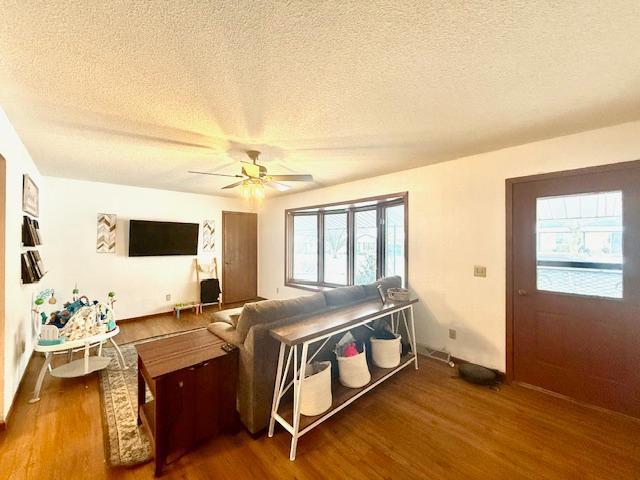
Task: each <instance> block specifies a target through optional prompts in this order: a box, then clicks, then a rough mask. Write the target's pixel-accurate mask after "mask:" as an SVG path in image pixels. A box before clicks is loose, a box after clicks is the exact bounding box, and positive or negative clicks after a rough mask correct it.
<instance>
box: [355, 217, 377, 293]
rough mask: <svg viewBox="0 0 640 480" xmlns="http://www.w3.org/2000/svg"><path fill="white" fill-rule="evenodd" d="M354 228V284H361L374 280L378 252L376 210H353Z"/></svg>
mask: <svg viewBox="0 0 640 480" xmlns="http://www.w3.org/2000/svg"><path fill="white" fill-rule="evenodd" d="M354 230H355V239H354V247H355V248H354V249H355V252H354V253H355V259H354V260H355V261H354V265H353V267H354V268H353V280H354V284H356V285H361V284H363V283H371V282H375V280H376V266H377V265H376V262H377V254H378V243H377V242H378V227H377V222H376V210H364V211H360V212H355V213H354Z"/></svg>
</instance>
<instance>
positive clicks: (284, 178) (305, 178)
mask: <svg viewBox="0 0 640 480" xmlns="http://www.w3.org/2000/svg"><path fill="white" fill-rule="evenodd" d="M269 178H270V179H271V180H280V181H281V182H313V175H269Z"/></svg>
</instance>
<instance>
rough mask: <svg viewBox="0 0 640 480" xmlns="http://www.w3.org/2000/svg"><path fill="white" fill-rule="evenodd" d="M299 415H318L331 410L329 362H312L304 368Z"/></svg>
mask: <svg viewBox="0 0 640 480" xmlns="http://www.w3.org/2000/svg"><path fill="white" fill-rule="evenodd" d="M304 375H305V378H304V379H303V380H302V397H301V399H300V413H302V415H307V416H310V417H312V416H314V415H320V414H321V413H324V412H326V411H327V410H329V408H331V403H332V402H333V397H332V396H331V362H314V363H311V364H309V365H307V366H306V367H305V372H304Z"/></svg>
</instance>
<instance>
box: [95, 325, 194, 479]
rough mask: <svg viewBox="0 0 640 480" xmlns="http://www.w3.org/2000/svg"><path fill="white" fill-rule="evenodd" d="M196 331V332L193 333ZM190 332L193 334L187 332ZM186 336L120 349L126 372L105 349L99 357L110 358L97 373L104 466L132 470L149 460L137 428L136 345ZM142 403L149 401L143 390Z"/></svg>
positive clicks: (148, 450)
mask: <svg viewBox="0 0 640 480" xmlns="http://www.w3.org/2000/svg"><path fill="white" fill-rule="evenodd" d="M197 330H199V329H197ZM190 331H193V330H190ZM190 331H186V332H178V333H175V334H169V335H161V336H159V337H154V338H148V339H145V340H141V341H139V342H135V344H134V343H130V344H126V345H121V346H120V350H122V355H123V356H124V359H125V362H127V365H128V366H129V368H128V369H127V370H122V369H121V368H120V367H119V365H118V360H117V358H116V351H115V349H114V348H113V347H109V348H108V347H105V348H104V349H103V355H105V356H109V357H111V362H110V363H109V366H108V367H107V368H105V369H104V370H101V371H100V400H101V405H102V431H103V433H104V447H105V457H106V460H107V464H108V465H109V466H110V467H120V466H132V465H139V464H141V463H146V462H148V461H149V460H151V459H152V458H153V452H152V450H151V442H150V440H149V438H148V437H147V433H146V432H145V430H144V427H142V426H138V355H137V353H136V348H135V345H136V344H140V343H145V342H150V341H152V340H158V339H160V338H167V337H173V336H176V335H184V334H185V333H189V332H190ZM146 397H147V398H146V400H147V401H149V400H151V399H152V397H151V392H149V389H147V393H146Z"/></svg>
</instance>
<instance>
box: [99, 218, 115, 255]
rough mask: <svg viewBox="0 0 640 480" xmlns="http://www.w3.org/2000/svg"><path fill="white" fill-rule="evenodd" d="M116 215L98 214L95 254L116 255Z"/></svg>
mask: <svg viewBox="0 0 640 480" xmlns="http://www.w3.org/2000/svg"><path fill="white" fill-rule="evenodd" d="M116 219H117V217H116V215H115V214H114V213H99V214H98V239H97V243H96V252H98V253H116Z"/></svg>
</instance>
